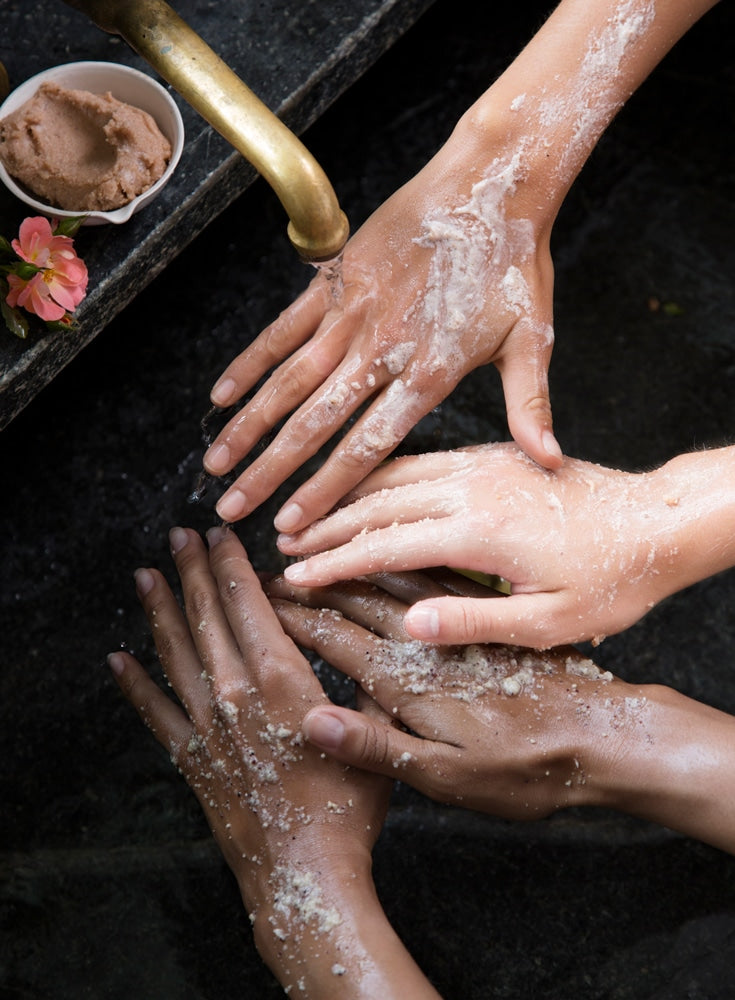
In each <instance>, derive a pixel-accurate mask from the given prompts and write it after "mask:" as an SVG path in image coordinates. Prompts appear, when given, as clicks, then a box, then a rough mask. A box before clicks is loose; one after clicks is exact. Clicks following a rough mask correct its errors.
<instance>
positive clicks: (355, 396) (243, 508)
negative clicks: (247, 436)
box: [208, 358, 375, 522]
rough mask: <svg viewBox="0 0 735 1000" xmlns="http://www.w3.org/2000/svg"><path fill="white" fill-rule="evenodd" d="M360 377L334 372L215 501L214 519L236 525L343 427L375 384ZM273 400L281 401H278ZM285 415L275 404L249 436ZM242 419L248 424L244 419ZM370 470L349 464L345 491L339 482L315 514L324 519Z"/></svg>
mask: <svg viewBox="0 0 735 1000" xmlns="http://www.w3.org/2000/svg"><path fill="white" fill-rule="evenodd" d="M356 363H359V358H358V359H357V362H353V364H356ZM360 364H361V363H360ZM363 375H364V372H362V371H361V369H358V368H356V367H355V368H351V367H350V366H349V365H343V366H342V367H341V368H340V369H338V371H337V372H335V374H334V377H332V378H330V379H329V380H327V381H320V384H319V386H318V391H314V393H313V394H312V395H311V396H310V397H309V398H308V399H307V400H306V402H305V403H304V404H303V405H302V406H301V407H300V408H299V409H298V410H297V411H296V412H295V413H294V414H293V416H291V418H290V419H289V420H288V421H287V422H286V423H285V424H284V426H283V427H282V428H281V430H280V431H279V433H278V434H277V436H276V438H275V439H274V440H273V441H272V442H271V443H270V444H269V445H268V447H267V448H266V449H265V451H263V453H262V454H261V455H259V456H258V457H257V458H256V459H255V460H254V461H253V462H252V463H251V464H250V465H249V466H248V468H247V469H246V470H245V471H244V472H243V473H242V475H241V476H240V477H239V479H238V480H237V481H236V482H235V483H234V484H233V485H232V486H231V487H230V488H229V490H227V492H226V493H225V494H224V495H223V496H222V497H221V498H220V500H219V502H218V504H217V513H218V514H219V516H220V517H221V518H222V519H223V520H225V521H228V522H232V521H236V520H239V519H240V518H241V517H244V516H245V515H246V514H249V513H251V512H252V511H253V510H255V509H256V507H258V506H260V504H261V503H263V501H264V500H267V499H268V497H270V496H271V495H272V494H273V492H274V491H275V490H276V489H277V488H278V486H280V485H281V483H283V482H284V481H285V480H286V479H288V477H289V476H290V475H291V474H292V473H294V472H295V471H296V470H297V469H299V468H300V467H301V466H302V465H303V464H304V463H305V462H306V461H307V460H308V459H309V458H311V457H312V456H313V455H315V454H316V452H317V451H318V450H319V448H320V447H321V446H322V445H323V444H325V443H326V442H327V441H328V440H329V439H330V438H331V437H332V436H333V435H334V433H335V432H336V431H338V430H339V429H340V427H342V426H343V425H344V424H345V423H346V421H347V420H348V419H349V418H350V417H351V416H352V415H353V414H354V412H355V411H356V410H357V409H358V408H359V407H360V406H361V405H362V403H363V402H364V401H365V400H366V399H367V398H368V397H369V396H370V395H371V394H372V393H373V392H374V391H375V388H374V384H368V381H367V379H365V378H363V377H362V376H363ZM315 388H316V387H315ZM271 391H272V390H271ZM276 392H278V390H276ZM276 398H277V399H278V398H280V395H278V396H277V397H276ZM285 409H287V407H281V406H280V404H279V406H278V409H277V410H276V411H274V413H273V414H268V415H267V419H266V420H265V422H264V423H263V424H262V425H256V427H255V432H254V433H253V435H252V437H253V440H254V439H255V438H257V437H259V436H260V434H261V432H263V431H265V430H269V429H270V427H271V426H273V422H272V421H271V419H270V418H271V416H278V417H280V416H281V415H283V414H282V413H281V410H285ZM247 417H248V420H249V419H250V415H249V413H248V415H247ZM218 440H219V439H218ZM216 447H218V442H215V443H214V444H213V445H212V449H215V448H216ZM341 448H342V446H340V448H338V449H337V451H338V452H339V451H341ZM208 454H209V453H208ZM238 457H239V456H238ZM329 461H330V460H329V459H328V460H327V463H325V464H328V462H329ZM211 464H212V463H211V461H210V460H208V465H209V466H211ZM355 468H358V469H359V471H358V472H357V474H355V472H354V469H355ZM370 468H372V466H367V468H363V464H362V462H358V463H357V464H355V463H352V467H351V471H350V473H349V476H348V478H347V479H346V480H345V482H346V484H347V485H344V486H343V485H342V483H341V480H340V482H339V485H338V486H337V488H336V492H334V497H335V500H332V499H329V500H328V501H327V502H326V503H327V506H325V507H323V509H322V508H321V506H320V508H319V513H325V511H326V510H328V509H329V508H330V507H331V506H333V504H334V502H335V501H336V500H337V499H339V498H340V497H341V496H342V495H343V493H344V492H345V491H346V490H347V489H349V488H350V487H351V486H353V485H354V484H355V482H357V481H358V480H359V479H360V478H361V477H362V476H363V475H364V474H365V472H366V471H369V469H370ZM279 516H281V515H279ZM314 516H317V515H314ZM310 517H311V514H310Z"/></svg>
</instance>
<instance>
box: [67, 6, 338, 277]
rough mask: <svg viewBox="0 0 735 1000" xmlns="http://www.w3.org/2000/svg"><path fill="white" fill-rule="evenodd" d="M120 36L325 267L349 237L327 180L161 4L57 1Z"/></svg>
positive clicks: (308, 255) (306, 254)
mask: <svg viewBox="0 0 735 1000" xmlns="http://www.w3.org/2000/svg"><path fill="white" fill-rule="evenodd" d="M65 2H66V3H67V4H68V5H69V6H70V7H74V8H76V9H77V10H80V11H82V12H83V13H85V14H86V15H87V16H88V17H89V18H90V19H91V20H92V21H93V22H94V23H95V24H96V25H97V26H98V27H99V28H102V29H103V30H104V31H108V32H110V33H112V34H115V35H120V36H121V37H122V38H124V39H125V41H126V42H127V43H128V45H130V47H131V48H133V49H134V50H135V51H136V52H137V53H138V54H139V55H141V56H142V57H143V58H144V59H145V60H146V62H148V63H149V64H150V65H151V66H152V67H153V68H154V69H155V70H156V72H157V73H158V74H159V75H160V76H162V77H163V79H164V80H167V81H168V83H170V84H171V86H172V87H173V88H174V90H176V91H178V92H179V93H180V94H181V96H182V97H183V98H184V99H185V100H186V101H187V102H188V103H189V104H190V105H191V106H192V107H193V108H194V109H195V110H196V111H198V112H199V113H200V114H201V115H202V117H203V118H204V119H205V120H206V121H208V122H209V124H210V125H212V127H213V128H215V129H216V130H217V131H218V132H219V133H220V134H221V135H223V136H224V137H225V139H227V141H228V142H230V143H231V144H232V145H233V146H234V147H235V149H236V150H238V152H240V153H242V155H243V156H244V157H245V158H246V159H247V160H248V161H249V162H250V163H251V164H252V165H253V166H254V167H255V169H256V170H257V171H258V173H259V174H261V175H262V176H263V177H264V178H265V180H266V181H267V182H268V183H269V184H270V186H271V187H272V188H273V190H274V191H275V193H276V194H277V196H278V198H279V200H280V202H281V204H282V205H283V207H284V208H285V210H286V212H287V214H288V217H289V219H290V222H289V225H288V236H289V239H290V240H291V242H292V243H293V245H294V247H295V248H296V250H297V251H298V253H299V254H300V256H301V257H302V258H303V259H304V260H307V261H323V260H331V259H332V258H333V257H336V256H337V255H338V254H339V253H340V252H341V250H342V248H343V247H344V245H345V243H346V241H347V236H348V234H349V225H348V222H347V218H346V216H345V214H344V212H342V210H341V209H340V207H339V204H338V202H337V198H336V195H335V193H334V190H333V189H332V186H331V184H330V183H329V180H328V178H327V176H326V174H325V173H324V171H323V170H322V168H321V167H320V166H319V164H318V163H317V162H316V160H315V159H314V157H313V156H312V155H311V153H310V152H309V151H308V150H307V149H306V147H305V146H304V145H303V143H302V142H300V140H299V139H297V137H296V136H295V135H294V134H293V132H291V130H290V129H288V128H287V127H286V126H285V125H284V124H283V122H282V121H281V120H280V119H279V118H278V117H277V116H276V115H275V114H273V112H272V111H271V110H270V109H269V108H267V107H266V105H265V104H264V103H263V102H262V101H261V100H260V99H259V98H258V97H256V95H255V94H254V93H253V92H252V90H250V88H249V87H247V86H246V85H245V84H244V83H243V81H242V80H241V79H240V78H239V77H238V76H237V75H236V74H235V73H234V72H233V71H232V70H231V69H230V67H229V66H228V65H227V64H226V63H225V62H224V61H223V60H222V59H220V57H219V56H218V55H216V53H215V52H214V51H213V50H212V49H211V48H210V47H209V46H208V45H207V44H206V42H204V41H203V40H202V39H201V38H200V37H199V35H197V34H196V32H195V31H193V30H192V28H190V27H189V25H188V24H187V23H186V22H185V21H184V20H183V19H182V18H181V17H179V15H178V14H177V13H176V12H175V11H174V10H173V9H172V8H171V7H170V6H169V5H168V4H167V3H165V2H164V0H65Z"/></svg>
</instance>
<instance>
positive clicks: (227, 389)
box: [211, 280, 332, 407]
mask: <svg viewBox="0 0 735 1000" xmlns="http://www.w3.org/2000/svg"><path fill="white" fill-rule="evenodd" d="M331 304H332V302H331V293H330V291H329V289H328V287H327V285H326V282H324V281H318V280H314V281H313V282H312V283H311V285H310V286H309V287H308V288H307V290H306V291H305V292H304V293H303V294H302V295H301V296H299V298H297V299H296V300H295V302H293V304H292V305H291V306H290V307H289V308H288V309H287V310H286V311H285V312H283V313H281V315H280V316H279V317H278V319H277V320H275V322H273V323H271V325H270V326H268V327H266V329H265V330H263V332H262V333H261V334H260V335H259V336H258V337H256V339H255V340H254V341H253V343H252V344H250V346H249V347H248V348H247V349H246V350H244V351H243V352H242V354H240V355H238V357H237V358H235V360H234V361H233V362H232V363H231V364H230V365H228V367H227V368H226V369H225V371H224V372H223V373H222V375H220V377H219V378H218V379H217V381H216V382H215V384H214V386H213V387H212V392H211V400H212V402H213V403H214V405H215V406H221V407H227V406H232V405H233V404H234V403H236V402H237V401H238V399H240V397H241V396H243V395H244V394H245V393H246V392H247V391H248V390H249V389H251V388H252V386H254V385H255V383H256V382H257V381H258V379H259V378H260V377H261V376H262V375H264V374H265V372H267V371H268V370H269V369H270V368H272V367H273V366H274V365H276V364H278V363H279V362H281V361H282V360H283V359H284V358H285V357H287V356H288V355H289V354H291V353H292V352H293V351H294V350H295V349H296V348H297V347H300V346H301V344H303V343H304V342H305V341H306V340H308V338H309V337H310V336H311V335H312V333H314V331H315V330H316V329H317V327H318V326H319V323H320V322H321V320H322V317H323V316H324V313H325V312H326V310H327V309H328V308H329V306H330V305H331Z"/></svg>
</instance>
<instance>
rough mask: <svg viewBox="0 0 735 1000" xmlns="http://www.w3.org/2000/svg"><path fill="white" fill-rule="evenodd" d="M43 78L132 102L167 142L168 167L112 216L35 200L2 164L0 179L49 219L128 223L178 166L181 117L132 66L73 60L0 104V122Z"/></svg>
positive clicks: (168, 98) (31, 81)
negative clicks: (157, 128)
mask: <svg viewBox="0 0 735 1000" xmlns="http://www.w3.org/2000/svg"><path fill="white" fill-rule="evenodd" d="M47 80H53V81H54V83H58V84H60V85H61V86H62V87H66V88H67V89H71V90H88V91H90V92H91V93H93V94H106V93H107V92H108V91H109V92H110V93H111V94H112V96H113V97H116V98H117V99H118V101H124V102H125V103H126V104H132V105H134V106H135V107H137V108H141V109H142V110H143V111H147V112H148V114H150V115H152V116H153V117H154V118H155V120H156V123H157V124H158V127H159V128H160V130H161V132H163V134H164V135H165V136H166V138H167V139H168V140H169V142H170V143H171V159H170V160H169V164H168V166H167V167H166V170H165V172H164V173H163V175H162V176H161V177H160V178H159V179H158V180H157V181H156V183H155V184H152V185H151V187H149V188H148V190H147V191H144V192H143V193H142V194H139V195H138V197H137V198H133V200H132V201H130V202H128V204H127V205H123V206H122V208H117V209H115V210H114V211H113V212H83V211H78V212H74V211H65V210H63V209H60V208H54V207H53V205H47V204H45V203H44V202H42V201H39V200H38V198H37V197H36V196H35V195H34V194H33V192H32V191H29V190H28V188H26V187H23V186H22V185H20V184H18V183H17V181H15V180H14V179H13V178H12V177H11V176H10V174H9V173H8V172H7V170H6V169H5V167H4V166H3V164H2V163H0V180H2V182H3V184H5V186H6V187H7V188H8V190H10V191H12V193H13V194H14V195H15V196H16V197H18V198H20V199H21V201H24V202H25V203H26V204H27V205H30V206H31V208H35V209H36V211H38V212H40V213H41V214H43V215H49V216H53V217H54V218H56V219H63V218H73V217H74V216H76V215H86V216H87V218H86V219H85V223H84V224H85V225H100V224H101V223H105V222H116V223H120V222H127V221H128V219H129V218H130V217H131V215H133V214H134V213H135V212H138V211H140V209H141V208H143V206H144V205H147V204H148V202H150V201H152V200H153V199H154V198H155V197H156V195H157V194H158V192H159V191H160V190H161V189H162V188H163V187H164V185H166V184H167V183H168V181H169V180H170V179H171V175H172V174H173V172H174V170H175V169H176V164H177V163H178V162H179V157H180V156H181V151H182V149H183V148H184V123H183V121H182V120H181V113H180V112H179V109H178V107H177V106H176V102H175V101H174V100H173V98H172V97H171V95H170V94H169V93H168V91H167V90H165V88H164V87H162V86H161V84H160V83H158V82H157V81H156V80H154V79H153V78H152V77H150V76H147V75H146V74H145V73H141V72H140V70H137V69H133V68H132V67H131V66H123V65H122V64H121V63H111V62H76V63H67V64H66V65H64V66H54V67H53V69H46V70H44V71H43V72H42V73H37V74H36V75H35V76H32V77H30V79H28V80H26V81H25V83H22V84H21V85H20V86H19V87H17V88H16V89H15V90H14V91H13V92H12V93H10V94H9V95H8V96H7V97H6V98H5V100H4V101H3V103H2V104H0V118H4V117H5V116H6V115H9V114H10V113H11V112H12V111H15V110H16V109H17V108H19V107H20V106H21V105H22V104H25V102H26V101H28V100H30V98H31V97H33V95H34V94H35V93H36V91H37V90H38V88H39V87H40V85H41V84H42V83H45V82H46V81H47Z"/></svg>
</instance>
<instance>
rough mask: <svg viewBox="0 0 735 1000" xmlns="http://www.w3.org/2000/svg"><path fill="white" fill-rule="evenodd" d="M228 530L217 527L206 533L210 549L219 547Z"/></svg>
mask: <svg viewBox="0 0 735 1000" xmlns="http://www.w3.org/2000/svg"><path fill="white" fill-rule="evenodd" d="M229 532H230V529H229V528H227V527H225V525H222V524H220V525H217V527H216V528H210V529H209V531H208V532H207V544H208V545H209V547H210V549H213V548H214V547H215V545H219V543H220V542H221V541H222V539H223V538H226V537H227V535H228V534H229Z"/></svg>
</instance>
